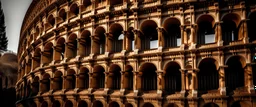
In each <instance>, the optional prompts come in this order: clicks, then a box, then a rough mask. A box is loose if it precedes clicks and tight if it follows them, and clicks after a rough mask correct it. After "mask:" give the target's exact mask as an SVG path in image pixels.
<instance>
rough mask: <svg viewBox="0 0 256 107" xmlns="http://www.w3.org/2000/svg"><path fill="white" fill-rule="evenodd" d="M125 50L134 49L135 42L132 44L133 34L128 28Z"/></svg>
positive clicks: (131, 29) (130, 28)
mask: <svg viewBox="0 0 256 107" xmlns="http://www.w3.org/2000/svg"><path fill="white" fill-rule="evenodd" d="M126 36H127V41H126V42H127V43H126V44H127V50H130V51H131V50H134V49H135V42H134V33H133V27H129V28H128V30H127V35H126Z"/></svg>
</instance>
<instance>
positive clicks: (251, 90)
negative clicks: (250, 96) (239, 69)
mask: <svg viewBox="0 0 256 107" xmlns="http://www.w3.org/2000/svg"><path fill="white" fill-rule="evenodd" d="M245 72H246V74H247V87H248V92H249V93H254V92H255V90H254V85H253V72H252V65H251V64H248V65H247V67H246V69H245Z"/></svg>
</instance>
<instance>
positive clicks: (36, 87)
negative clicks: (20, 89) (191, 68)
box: [32, 76, 39, 96]
mask: <svg viewBox="0 0 256 107" xmlns="http://www.w3.org/2000/svg"><path fill="white" fill-rule="evenodd" d="M38 92H39V77H38V76H36V77H34V78H33V82H32V96H36V95H37V94H38Z"/></svg>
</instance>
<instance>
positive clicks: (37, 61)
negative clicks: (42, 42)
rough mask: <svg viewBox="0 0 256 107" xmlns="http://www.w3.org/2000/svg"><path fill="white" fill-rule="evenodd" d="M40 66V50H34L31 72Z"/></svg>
mask: <svg viewBox="0 0 256 107" xmlns="http://www.w3.org/2000/svg"><path fill="white" fill-rule="evenodd" d="M40 64H41V49H40V48H36V49H35V52H34V66H33V70H34V69H35V68H37V67H39V66H40Z"/></svg>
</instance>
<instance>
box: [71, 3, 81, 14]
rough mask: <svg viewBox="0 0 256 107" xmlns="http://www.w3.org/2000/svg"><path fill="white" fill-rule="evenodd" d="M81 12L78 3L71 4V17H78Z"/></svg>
mask: <svg viewBox="0 0 256 107" xmlns="http://www.w3.org/2000/svg"><path fill="white" fill-rule="evenodd" d="M78 14H79V7H78V5H77V4H76V3H74V4H72V5H71V6H70V16H69V18H73V17H76V16H77V15H78Z"/></svg>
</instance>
